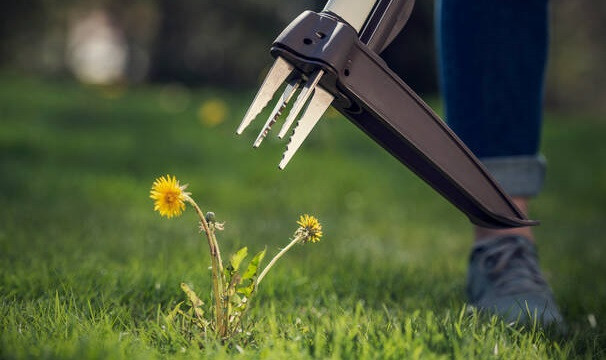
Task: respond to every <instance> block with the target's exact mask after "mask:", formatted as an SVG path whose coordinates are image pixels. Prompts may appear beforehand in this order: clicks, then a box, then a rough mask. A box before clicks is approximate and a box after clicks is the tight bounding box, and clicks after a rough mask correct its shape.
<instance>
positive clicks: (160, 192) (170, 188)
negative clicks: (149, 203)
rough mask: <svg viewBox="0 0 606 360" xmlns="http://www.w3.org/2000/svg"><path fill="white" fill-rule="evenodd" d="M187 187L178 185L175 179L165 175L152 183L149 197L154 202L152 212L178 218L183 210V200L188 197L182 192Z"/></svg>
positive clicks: (187, 194)
mask: <svg viewBox="0 0 606 360" xmlns="http://www.w3.org/2000/svg"><path fill="white" fill-rule="evenodd" d="M185 188H187V185H183V186H181V185H179V181H178V180H177V178H176V177H174V176H173V177H171V176H170V175H166V177H164V176H161V177H159V178H157V179H156V180H155V181H154V184H153V185H152V188H151V191H150V192H149V193H150V195H149V197H150V198H152V199H153V200H154V211H157V212H159V213H160V215H162V216H166V217H167V218H171V217H173V216H179V215H181V213H182V212H183V210H185V199H186V197H187V196H189V195H190V194H189V193H186V192H185V191H184V190H185Z"/></svg>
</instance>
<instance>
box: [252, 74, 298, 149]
mask: <svg viewBox="0 0 606 360" xmlns="http://www.w3.org/2000/svg"><path fill="white" fill-rule="evenodd" d="M301 83H302V79H301V78H300V77H298V78H295V79H292V80H290V81H289V82H288V84H286V88H285V89H284V92H283V93H282V96H281V97H280V100H279V101H278V102H277V103H276V106H275V107H274V109H273V111H272V112H271V115H269V118H268V119H267V122H266V123H265V125H263V128H262V129H261V132H259V136H257V139H256V140H255V142H254V144H253V147H255V148H257V147H259V145H261V142H262V141H263V139H265V137H266V136H267V134H268V133H269V130H270V129H271V127H272V126H273V125H274V124H275V123H276V121H277V120H278V118H279V117H280V115H281V114H282V111H284V109H285V108H286V105H287V104H288V102H289V101H290V99H292V97H293V96H294V95H295V92H296V91H297V89H298V88H299V87H300V86H301Z"/></svg>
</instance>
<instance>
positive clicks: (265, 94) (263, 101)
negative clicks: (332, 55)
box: [236, 57, 294, 135]
mask: <svg viewBox="0 0 606 360" xmlns="http://www.w3.org/2000/svg"><path fill="white" fill-rule="evenodd" d="M293 69H294V66H292V65H291V64H290V63H289V62H288V61H286V60H284V59H283V58H281V57H278V58H277V59H276V61H275V62H274V64H273V66H272V67H271V69H270V70H269V73H268V74H267V76H266V77H265V80H264V81H263V85H261V88H259V91H258V92H257V95H256V96H255V99H254V100H253V102H252V104H251V105H250V107H249V108H248V111H247V112H246V115H244V119H242V123H240V126H238V130H236V134H238V135H240V134H242V132H243V131H244V129H246V127H247V126H248V125H250V123H251V122H252V121H253V120H254V119H255V118H256V117H257V115H259V113H260V112H261V110H263V108H264V107H265V106H266V105H267V103H269V101H270V100H271V99H272V98H273V96H274V94H275V92H276V91H278V89H279V88H280V86H281V85H282V83H283V82H284V81H285V80H286V78H288V75H290V73H291V72H292V71H293Z"/></svg>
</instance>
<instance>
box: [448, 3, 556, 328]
mask: <svg viewBox="0 0 606 360" xmlns="http://www.w3.org/2000/svg"><path fill="white" fill-rule="evenodd" d="M436 4H437V10H436V14H437V19H436V20H437V21H436V24H437V32H438V48H439V58H440V61H439V64H440V80H441V88H442V92H443V96H444V99H445V107H446V121H447V122H448V124H449V126H450V127H451V128H452V129H453V130H454V131H455V133H456V134H457V135H458V136H459V137H460V138H461V139H462V140H463V141H464V142H465V143H466V144H467V146H468V147H469V148H470V149H471V151H472V152H473V153H474V154H475V155H476V156H477V157H478V158H480V160H481V161H482V162H483V164H484V165H485V166H486V167H487V169H488V170H489V172H490V173H491V174H492V175H493V176H494V177H495V179H496V180H497V181H498V182H499V183H500V184H501V186H502V187H503V188H504V190H505V191H506V192H507V193H508V194H509V195H510V196H512V197H513V199H514V202H515V203H516V204H517V205H518V207H519V208H520V210H522V211H524V212H526V211H527V209H528V199H529V198H530V197H532V196H535V195H537V194H538V192H539V191H540V189H541V186H542V183H543V178H544V166H545V164H544V160H543V158H542V157H541V156H540V155H539V154H538V148H539V137H540V127H541V121H542V105H543V86H544V85H543V83H544V72H545V63H546V58H547V42H548V32H547V27H548V11H547V5H548V1H547V0H508V1H503V0H481V1H480V0H437V3H436ZM475 240H476V246H475V247H474V251H473V254H472V264H471V267H470V279H469V284H468V285H469V287H471V290H470V297H471V298H472V299H471V300H472V302H474V303H476V304H479V306H480V307H483V308H497V312H500V313H503V311H502V310H503V308H504V307H505V306H506V304H507V302H510V303H511V302H516V301H527V302H529V303H530V302H532V301H535V300H536V301H535V303H537V305H536V307H539V306H541V305H540V304H539V303H540V302H541V301H543V302H545V303H549V305H552V307H553V309H552V310H553V311H552V312H553V313H554V314H553V316H552V317H550V319H552V320H554V319H555V320H559V314H558V313H557V307H555V304H553V301H552V299H551V295H550V292H549V288H548V287H547V285H546V283H544V281H543V280H542V277H541V276H540V272H538V271H539V270H538V267H537V266H536V254H535V253H534V246H533V245H532V242H534V236H533V234H532V230H531V229H530V228H512V229H505V230H494V229H487V228H481V227H476V228H475ZM520 249H522V250H523V251H522V250H520ZM480 250H481V251H480ZM497 250H498V251H497ZM514 252H517V253H525V254H526V255H523V256H521V257H520V259H516V258H515V256H514V255H515V254H517V253H515V254H514ZM489 255H490V256H492V257H493V258H497V261H496V262H498V263H499V264H498V265H499V267H502V268H500V269H497V270H499V271H501V270H504V269H505V268H507V269H505V276H506V277H507V279H505V280H506V281H503V280H502V279H501V280H499V281H498V284H491V283H490V282H491V281H492V280H491V279H492V278H494V276H492V274H487V273H486V274H476V273H477V272H478V271H482V270H479V269H483V268H484V267H483V266H484V264H476V263H478V262H481V261H484V260H486V259H488V257H489ZM497 255H498V256H497ZM516 256H517V255H516ZM533 256H534V260H533V259H531V258H532V257H533ZM504 257H507V260H508V261H509V263H508V264H501V261H498V259H499V258H504ZM528 259H530V260H529V261H530V263H529V262H528V261H526V260H528ZM488 260H490V259H488ZM518 260H519V261H518ZM533 261H534V262H533ZM480 265H482V266H480ZM493 265H494V264H493ZM521 267H525V270H524V271H521V270H519V269H520V268H521ZM512 269H513V270H512ZM512 271H513V273H514V275H513V276H514V279H513V280H512V278H510V277H511V273H512ZM537 273H538V277H539V278H540V279H538V280H537V276H536V275H537ZM515 274H518V275H520V277H521V279H520V280H516V279H515V276H517V275H515ZM535 280H536V281H535ZM503 283H506V284H505V285H506V286H505V287H506V289H504V290H503V289H502V288H500V287H499V288H497V287H494V286H496V285H499V286H502V285H503ZM535 283H536V284H535ZM512 284H513V285H512ZM493 285H494V286H493ZM534 285H537V286H538V287H537V286H535V288H533V286H534ZM512 286H513V289H512ZM516 286H517V287H518V289H516ZM474 289H475V290H474ZM528 289H530V291H531V292H532V291H533V290H532V289H535V290H536V292H537V293H538V294H539V295H538V296H539V298H538V300H537V299H535V298H533V295H532V294H531V295H528V292H527V293H526V294H524V291H526V290H528ZM518 290H519V291H518ZM486 291H488V295H487V293H486ZM491 291H492V293H490V292H491ZM474 292H475V293H477V294H474ZM512 292H513V293H516V294H522V295H521V296H512ZM489 295H490V296H489ZM514 295H515V294H514ZM487 296H488V297H490V298H489V299H487V298H486V297H487ZM543 305H545V304H543ZM546 317H548V316H546Z"/></svg>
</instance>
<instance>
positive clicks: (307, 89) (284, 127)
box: [278, 69, 324, 139]
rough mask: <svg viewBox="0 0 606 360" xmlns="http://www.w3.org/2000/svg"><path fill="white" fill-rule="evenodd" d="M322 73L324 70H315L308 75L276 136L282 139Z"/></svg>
mask: <svg viewBox="0 0 606 360" xmlns="http://www.w3.org/2000/svg"><path fill="white" fill-rule="evenodd" d="M322 75H324V70H322V69H320V70H317V71H316V72H315V73H313V74H312V75H311V76H310V77H309V79H308V80H307V83H305V86H303V89H302V90H301V92H300V93H299V96H297V101H295V104H294V105H293V107H292V109H290V113H289V114H288V117H287V118H286V121H285V122H284V125H282V129H280V132H279V133H278V137H279V138H280V139H282V138H283V137H284V135H286V133H287V132H288V129H289V128H290V126H291V125H292V124H293V122H295V119H296V118H297V116H298V115H299V113H300V112H301V109H303V105H305V103H306V102H307V100H308V99H309V97H310V96H311V94H312V93H313V91H314V89H315V88H316V85H318V82H319V81H320V79H321V78H322Z"/></svg>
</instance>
